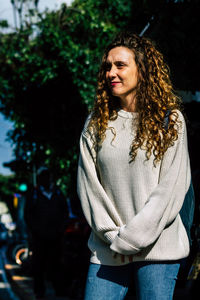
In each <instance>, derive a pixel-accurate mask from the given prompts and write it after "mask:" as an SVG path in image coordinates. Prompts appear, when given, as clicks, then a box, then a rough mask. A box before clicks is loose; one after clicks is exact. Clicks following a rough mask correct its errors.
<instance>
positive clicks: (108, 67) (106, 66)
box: [105, 63, 111, 71]
mask: <svg viewBox="0 0 200 300" xmlns="http://www.w3.org/2000/svg"><path fill="white" fill-rule="evenodd" d="M110 69H111V64H110V63H105V70H106V71H110Z"/></svg>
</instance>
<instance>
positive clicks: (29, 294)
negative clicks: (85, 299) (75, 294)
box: [2, 249, 73, 300]
mask: <svg viewBox="0 0 200 300" xmlns="http://www.w3.org/2000/svg"><path fill="white" fill-rule="evenodd" d="M2 257H3V261H4V267H5V270H6V274H7V277H8V280H9V281H10V284H11V286H12V290H13V292H14V293H15V294H16V295H17V296H18V297H19V298H20V300H36V297H35V295H34V293H33V279H32V278H31V277H30V276H28V275H24V274H23V273H22V270H21V268H20V266H18V265H17V264H14V263H10V262H9V261H8V259H7V257H6V251H5V249H4V251H2ZM46 287H47V289H46V295H45V297H44V298H42V299H44V300H73V299H71V298H69V297H67V296H64V297H56V296H55V295H54V289H53V288H52V286H51V284H50V283H49V282H47V283H46Z"/></svg>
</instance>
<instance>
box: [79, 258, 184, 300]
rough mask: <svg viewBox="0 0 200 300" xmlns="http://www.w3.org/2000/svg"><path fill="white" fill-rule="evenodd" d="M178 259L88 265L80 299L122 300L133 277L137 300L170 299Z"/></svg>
mask: <svg viewBox="0 0 200 300" xmlns="http://www.w3.org/2000/svg"><path fill="white" fill-rule="evenodd" d="M179 267H180V261H173V262H172V261H171V262H159V263H157V262H133V263H130V264H127V265H123V266H105V265H98V264H90V266H89V271H88V277H87V282H86V288H85V298H84V300H105V299H106V300H122V299H125V296H126V294H127V292H128V286H129V284H130V281H131V280H134V283H135V290H136V296H137V299H138V300H172V299H173V293H174V288H175V283H176V279H177V275H178V271H179Z"/></svg>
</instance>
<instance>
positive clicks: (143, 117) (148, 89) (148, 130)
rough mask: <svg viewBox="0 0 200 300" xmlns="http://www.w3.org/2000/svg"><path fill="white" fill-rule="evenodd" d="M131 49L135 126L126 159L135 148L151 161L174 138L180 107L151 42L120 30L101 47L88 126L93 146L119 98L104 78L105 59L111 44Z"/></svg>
mask: <svg viewBox="0 0 200 300" xmlns="http://www.w3.org/2000/svg"><path fill="white" fill-rule="evenodd" d="M120 46H123V47H126V48H128V49H131V50H132V51H133V52H134V55H135V62H136V65H137V68H138V72H139V75H138V84H137V88H136V100H137V101H136V103H137V112H138V127H137V133H136V136H135V138H134V140H133V142H132V145H131V151H130V158H131V161H133V160H134V159H135V157H136V155H137V150H138V149H139V148H142V149H144V150H146V158H147V159H149V158H150V156H151V155H152V153H153V155H154V163H156V162H158V161H160V160H161V159H162V157H163V155H164V153H165V152H166V150H167V149H168V147H170V146H172V145H173V144H174V141H175V140H176V139H177V137H178V127H177V119H178V114H177V112H176V110H181V101H180V98H179V97H177V96H176V95H175V93H174V92H173V87H172V83H171V80H170V76H169V68H168V66H167V64H166V63H165V62H164V59H163V55H162V54H161V53H160V52H159V51H158V50H157V49H156V48H155V46H154V43H153V42H152V41H151V40H150V39H148V38H145V37H140V36H138V35H136V34H133V33H120V34H118V35H117V36H116V38H115V39H114V40H113V42H111V44H110V45H109V46H108V47H107V49H106V50H105V53H104V55H103V58H102V63H101V66H100V70H99V74H98V86H97V95H96V101H95V103H94V107H93V110H92V115H91V120H90V123H89V125H88V129H89V130H90V131H91V132H93V136H95V138H94V148H95V149H97V148H98V146H99V145H101V144H102V142H103V140H104V139H105V136H106V129H107V128H108V122H109V120H114V119H116V118H117V111H118V109H119V108H120V103H119V99H118V98H117V97H114V96H113V95H112V94H111V92H110V89H109V87H108V83H107V80H106V60H107V56H108V53H109V51H110V50H111V49H113V48H115V47H120ZM167 112H170V115H169V124H168V128H166V127H165V126H164V120H165V116H166V113H167Z"/></svg>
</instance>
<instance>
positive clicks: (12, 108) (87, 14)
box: [0, 0, 130, 192]
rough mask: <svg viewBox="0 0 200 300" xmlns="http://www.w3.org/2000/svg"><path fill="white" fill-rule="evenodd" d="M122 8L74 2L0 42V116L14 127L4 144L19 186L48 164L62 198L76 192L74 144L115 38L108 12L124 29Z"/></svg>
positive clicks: (1, 39) (124, 9)
mask: <svg viewBox="0 0 200 300" xmlns="http://www.w3.org/2000/svg"><path fill="white" fill-rule="evenodd" d="M109 2H110V3H109ZM122 2H123V3H121V6H120V5H119V7H117V8H115V5H114V4H113V3H112V2H111V1H108V3H106V2H105V3H103V4H102V2H101V1H96V2H95V1H75V2H74V4H73V6H71V7H67V6H66V5H63V6H62V8H61V9H60V10H59V11H55V12H51V13H49V12H48V11H47V12H46V13H45V14H38V15H37V23H36V24H28V23H26V27H23V28H20V29H19V30H18V31H16V32H14V33H10V34H6V35H5V34H4V35H3V34H1V36H0V64H1V75H0V90H1V94H0V103H1V106H0V109H1V111H2V112H3V113H4V114H5V115H6V116H7V117H8V118H10V119H11V120H13V121H14V122H15V129H14V130H13V131H11V132H10V133H9V137H10V140H12V142H13V143H14V145H16V147H15V155H16V161H14V162H12V163H10V164H7V165H9V166H10V167H11V168H12V169H13V170H15V171H16V172H17V176H18V177H19V178H20V180H23V179H24V180H26V181H28V183H31V180H32V169H33V166H36V168H38V167H39V166H40V165H42V164H44V163H45V164H46V165H48V166H49V167H50V168H51V169H52V170H53V172H54V176H55V179H59V182H60V184H61V187H62V188H63V190H64V191H65V192H66V191H67V192H69V187H71V186H74V183H75V181H76V178H75V177H76V166H77V159H78V140H79V136H80V132H81V129H82V127H83V123H84V120H85V118H86V115H87V107H90V106H91V105H92V102H93V99H94V95H95V86H96V75H97V71H98V65H99V62H100V59H101V55H102V52H103V49H104V47H105V45H106V44H107V42H108V41H109V40H110V39H111V37H112V36H113V34H114V33H115V32H116V31H117V28H116V26H115V25H114V24H113V23H112V20H111V19H112V18H113V17H112V14H111V13H110V12H112V13H114V12H115V14H114V15H115V17H114V18H115V20H117V19H118V21H119V24H121V26H122V25H123V22H125V21H124V20H125V18H124V17H123V16H122V12H124V13H125V12H126V13H128V7H129V6H128V3H129V2H130V1H127V0H126V1H125V0H124V1H122ZM107 4H109V11H108V12H107V13H106V14H105V11H106V6H107ZM125 4H127V5H125ZM120 7H121V9H120Z"/></svg>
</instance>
